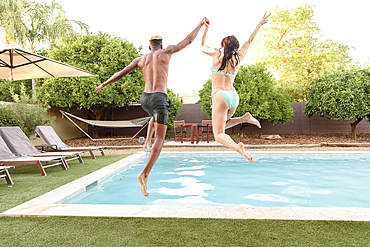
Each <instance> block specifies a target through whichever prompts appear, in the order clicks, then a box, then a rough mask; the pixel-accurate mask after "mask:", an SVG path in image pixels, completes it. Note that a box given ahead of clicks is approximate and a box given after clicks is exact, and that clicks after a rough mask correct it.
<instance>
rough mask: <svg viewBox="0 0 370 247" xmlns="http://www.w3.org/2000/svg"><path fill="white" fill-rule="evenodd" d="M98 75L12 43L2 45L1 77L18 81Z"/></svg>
mask: <svg viewBox="0 0 370 247" xmlns="http://www.w3.org/2000/svg"><path fill="white" fill-rule="evenodd" d="M70 76H97V75H96V74H93V73H90V72H88V71H85V70H82V69H79V68H76V67H73V66H71V65H68V64H65V63H61V62H58V61H55V60H52V59H49V58H46V57H43V56H40V55H37V54H34V53H32V52H29V51H25V50H22V49H20V48H16V47H14V46H12V45H6V46H0V78H2V79H6V80H10V81H16V80H25V79H36V78H50V77H70Z"/></svg>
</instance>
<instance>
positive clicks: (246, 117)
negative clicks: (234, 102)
mask: <svg viewBox="0 0 370 247" xmlns="http://www.w3.org/2000/svg"><path fill="white" fill-rule="evenodd" d="M242 119H243V121H244V122H247V123H250V124H254V125H256V126H257V127H258V128H261V124H260V122H259V121H258V120H257V119H255V118H254V117H253V116H252V114H250V113H249V112H247V113H246V114H245V115H244V116H243V117H242Z"/></svg>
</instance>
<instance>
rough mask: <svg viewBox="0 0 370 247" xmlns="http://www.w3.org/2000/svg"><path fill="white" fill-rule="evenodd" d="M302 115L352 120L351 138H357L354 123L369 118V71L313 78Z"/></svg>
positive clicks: (355, 71) (336, 73) (355, 124)
mask: <svg viewBox="0 0 370 247" xmlns="http://www.w3.org/2000/svg"><path fill="white" fill-rule="evenodd" d="M304 113H305V114H306V115H307V117H311V116H312V115H313V114H317V115H319V116H321V117H324V116H326V117H327V118H328V119H333V120H354V122H353V123H351V138H356V126H357V124H359V123H360V122H361V121H362V120H363V119H365V118H366V117H367V118H368V119H369V118H370V70H369V69H364V70H354V71H338V72H334V73H332V74H326V75H323V76H320V77H318V78H315V79H314V80H313V81H312V83H311V85H310V87H309V88H308V101H307V102H306V106H305V109H304Z"/></svg>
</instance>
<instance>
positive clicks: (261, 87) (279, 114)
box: [197, 64, 294, 124]
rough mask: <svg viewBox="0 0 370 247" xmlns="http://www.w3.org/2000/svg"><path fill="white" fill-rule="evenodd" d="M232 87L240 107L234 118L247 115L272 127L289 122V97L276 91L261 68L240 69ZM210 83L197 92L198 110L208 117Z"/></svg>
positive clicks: (291, 111) (209, 113)
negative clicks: (270, 123)
mask: <svg viewBox="0 0 370 247" xmlns="http://www.w3.org/2000/svg"><path fill="white" fill-rule="evenodd" d="M234 87H235V90H236V92H237V93H238V94H239V98H240V101H239V106H238V108H237V110H236V112H235V114H234V116H236V117H238V116H243V115H244V114H245V113H246V112H250V113H251V114H252V115H253V116H254V117H255V118H256V119H258V120H259V121H263V120H267V121H271V122H272V123H273V124H274V123H277V122H280V123H285V122H288V121H291V119H292V116H293V112H294V111H293V108H292V107H291V106H290V103H291V97H290V96H289V95H288V94H287V93H285V92H284V91H283V90H282V89H281V88H278V87H276V82H275V80H274V78H273V77H272V74H271V73H270V72H268V71H267V69H266V67H264V66H263V65H262V64H255V65H250V66H248V67H244V66H241V67H240V69H239V72H238V74H237V75H236V77H235V81H234ZM211 92H212V80H211V79H210V80H208V81H207V82H206V83H205V84H204V85H203V89H202V90H200V91H199V96H200V100H199V101H198V102H197V103H198V104H201V105H202V107H201V109H202V110H203V111H204V112H205V113H206V114H207V115H208V117H211V115H212V109H211V101H210V99H211Z"/></svg>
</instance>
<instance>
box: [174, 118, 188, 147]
mask: <svg viewBox="0 0 370 247" xmlns="http://www.w3.org/2000/svg"><path fill="white" fill-rule="evenodd" d="M184 125H185V120H179V121H174V122H173V126H174V132H175V142H177V137H179V141H181V140H182V138H183V137H186V129H185V128H184V129H182V131H181V126H184Z"/></svg>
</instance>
